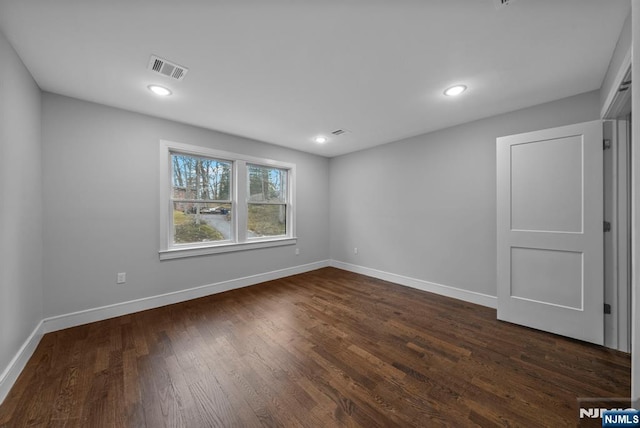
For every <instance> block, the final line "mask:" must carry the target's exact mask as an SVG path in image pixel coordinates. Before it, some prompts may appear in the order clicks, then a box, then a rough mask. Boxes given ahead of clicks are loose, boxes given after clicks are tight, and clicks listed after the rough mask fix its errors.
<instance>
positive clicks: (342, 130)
mask: <svg viewBox="0 0 640 428" xmlns="http://www.w3.org/2000/svg"><path fill="white" fill-rule="evenodd" d="M347 132H349V131H348V130H347V129H336V130H335V131H332V132H331V133H332V134H333V135H342V134H346V133H347Z"/></svg>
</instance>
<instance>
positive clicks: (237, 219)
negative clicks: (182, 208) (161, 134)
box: [158, 140, 296, 260]
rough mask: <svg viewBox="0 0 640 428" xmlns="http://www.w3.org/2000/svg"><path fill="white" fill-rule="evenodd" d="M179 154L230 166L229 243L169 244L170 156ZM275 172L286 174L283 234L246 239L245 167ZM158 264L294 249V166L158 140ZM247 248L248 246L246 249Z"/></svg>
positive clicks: (170, 234)
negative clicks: (233, 253)
mask: <svg viewBox="0 0 640 428" xmlns="http://www.w3.org/2000/svg"><path fill="white" fill-rule="evenodd" d="M172 152H177V153H183V154H186V155H191V156H200V157H208V158H211V159H219V160H221V161H226V162H231V163H232V165H233V166H232V174H231V189H230V191H231V195H230V196H232V198H231V204H232V210H233V212H234V213H235V214H234V215H233V216H232V217H233V218H232V223H231V231H232V233H231V235H232V236H231V239H230V240H226V241H218V242H207V243H197V244H193V245H175V244H173V240H174V238H173V227H172V226H171V225H172V220H171V219H172V217H173V207H172V204H171V188H172V187H171V174H172V170H171V153H172ZM248 164H251V165H257V166H265V167H272V168H279V169H283V170H286V171H287V201H286V207H287V220H286V221H287V228H286V229H287V230H286V232H287V234H286V235H284V236H276V237H264V238H263V237H261V238H258V239H253V238H249V237H248V236H247V230H246V229H247V200H248V195H247V190H246V189H247V171H248V170H247V165H248ZM159 165H160V180H159V183H160V198H159V200H160V249H159V251H158V253H159V256H160V260H166V259H175V258H181V257H194V256H203V255H208V254H217V253H228V252H232V251H245V250H251V249H255V248H265V247H275V246H280V245H294V244H295V243H296V222H295V219H296V215H295V211H296V203H295V196H296V193H295V179H296V165H295V164H294V163H290V162H281V161H276V160H273V159H266V158H259V157H255V156H248V155H243V154H239V153H232V152H226V151H222V150H217V149H212V148H209V147H203V146H196V145H191V144H185V143H177V142H174V141H168V140H160V158H159ZM247 244H249V245H247Z"/></svg>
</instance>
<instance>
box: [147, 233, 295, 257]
mask: <svg viewBox="0 0 640 428" xmlns="http://www.w3.org/2000/svg"><path fill="white" fill-rule="evenodd" d="M297 242H298V239H297V238H271V239H269V240H264V241H248V242H238V243H236V242H232V243H228V244H218V245H215V246H209V247H187V248H172V249H170V250H162V251H159V252H158V254H159V255H160V260H171V259H180V258H182V257H194V256H204V255H207V254H218V253H229V252H232V251H245V250H255V249H258V248H269V247H280V246H283V245H295V244H296V243H297Z"/></svg>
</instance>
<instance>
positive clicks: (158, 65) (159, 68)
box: [147, 55, 189, 80]
mask: <svg viewBox="0 0 640 428" xmlns="http://www.w3.org/2000/svg"><path fill="white" fill-rule="evenodd" d="M147 68H148V69H149V70H151V71H153V72H155V73H158V74H162V75H163V76H165V77H169V78H171V79H176V80H182V79H184V76H186V75H187V72H188V71H189V69H188V68H187V67H183V66H181V65H178V64H176V63H174V62H171V61H167V60H166V59H163V58H160V57H158V56H155V55H151V58H150V59H149V65H148V67H147Z"/></svg>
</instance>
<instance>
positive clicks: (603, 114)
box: [600, 46, 632, 119]
mask: <svg viewBox="0 0 640 428" xmlns="http://www.w3.org/2000/svg"><path fill="white" fill-rule="evenodd" d="M631 60H632V57H631V46H630V47H629V50H628V51H627V53H626V54H625V55H624V58H623V59H622V63H621V64H620V68H619V69H618V73H617V74H616V77H615V79H614V80H613V84H612V85H611V89H610V90H609V93H608V94H607V98H605V101H604V104H603V105H602V109H601V110H600V118H602V119H605V118H610V117H609V116H610V114H611V111H610V110H611V108H612V107H613V101H614V100H615V99H616V96H618V89H619V88H620V85H621V84H622V82H624V77H625V76H626V75H627V73H628V72H629V70H630V69H631ZM610 119H613V118H610Z"/></svg>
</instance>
